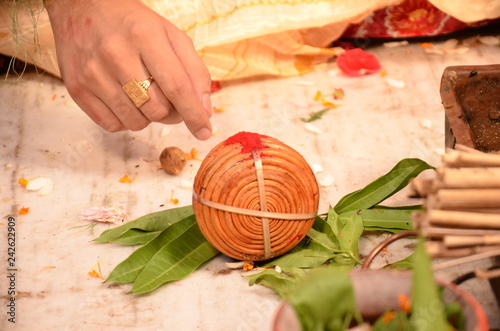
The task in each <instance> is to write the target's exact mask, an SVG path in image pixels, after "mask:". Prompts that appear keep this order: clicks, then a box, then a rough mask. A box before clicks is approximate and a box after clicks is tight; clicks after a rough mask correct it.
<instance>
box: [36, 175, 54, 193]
mask: <svg viewBox="0 0 500 331" xmlns="http://www.w3.org/2000/svg"><path fill="white" fill-rule="evenodd" d="M53 188H54V182H53V181H52V179H50V178H48V181H47V184H45V185H44V186H43V187H42V188H41V189H39V190H38V195H41V196H44V195H47V194H49V193H50V192H52V189H53Z"/></svg>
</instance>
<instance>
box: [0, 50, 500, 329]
mask: <svg viewBox="0 0 500 331" xmlns="http://www.w3.org/2000/svg"><path fill="white" fill-rule="evenodd" d="M369 51H370V52H371V53H373V54H375V55H376V56H377V57H378V58H379V59H380V61H381V63H382V65H383V68H384V72H385V76H382V75H380V74H373V75H369V76H363V77H355V78H354V77H346V76H343V75H342V74H340V73H339V71H338V69H337V68H336V65H335V63H331V64H328V65H325V66H323V67H321V68H318V70H317V71H314V72H311V73H308V74H305V75H302V76H299V77H290V78H268V79H249V80H244V81H238V82H232V83H223V85H222V86H223V87H222V90H221V91H220V92H219V93H217V94H216V95H214V97H213V104H214V105H215V106H216V107H220V108H223V109H224V111H223V112H221V113H215V114H214V116H213V124H214V125H215V127H216V128H217V130H216V134H215V135H214V137H213V138H212V139H210V140H209V141H206V142H199V141H196V140H195V139H194V138H192V137H191V136H190V135H189V134H188V131H187V129H186V128H185V127H184V125H182V124H181V125H177V126H173V127H171V128H170V129H165V128H164V126H162V125H151V126H150V127H148V128H147V129H145V130H143V131H141V132H122V133H116V134H108V133H105V132H103V131H102V130H100V129H99V128H98V127H96V126H95V125H94V123H93V122H91V121H90V120H89V119H88V118H87V117H86V115H85V114H84V113H83V112H82V111H81V110H80V109H79V108H78V107H77V106H76V105H75V104H74V103H73V102H72V101H71V100H70V97H69V95H68V93H67V91H66V89H65V87H64V85H63V84H62V83H61V82H60V81H59V80H57V79H55V78H53V77H50V76H47V75H37V74H35V73H29V74H26V75H24V76H23V77H22V78H21V79H19V80H16V79H13V78H11V79H9V80H8V81H7V84H2V85H1V86H0V155H1V164H0V167H1V169H2V171H1V173H2V176H1V177H0V216H2V217H3V216H4V215H8V214H10V213H12V212H14V211H16V210H18V209H20V208H22V207H29V208H30V209H29V213H28V214H26V215H16V216H15V220H16V221H15V224H16V225H15V231H16V268H17V272H16V281H15V286H16V290H17V291H18V296H17V300H16V324H15V325H14V324H12V323H9V322H8V320H7V318H8V315H7V311H8V307H6V305H7V304H8V302H7V301H6V300H7V299H8V293H7V292H8V289H7V287H6V273H7V265H6V264H7V262H6V258H5V257H6V254H7V245H6V243H5V240H1V241H0V243H1V245H0V250H1V254H0V256H2V260H1V261H0V277H1V278H0V279H1V281H0V297H1V299H2V305H1V307H2V308H1V309H0V313H1V314H0V329H2V330H5V329H17V330H86V331H89V330H206V331H216V330H269V329H270V325H271V321H272V317H273V314H274V309H275V308H276V307H277V305H278V298H277V297H276V296H275V295H274V294H273V293H271V292H270V291H269V290H267V289H265V288H262V287H258V286H254V287H249V286H248V285H247V281H246V280H245V279H244V278H243V277H242V273H241V272H239V271H231V272H226V271H225V266H224V262H225V261H226V260H227V258H225V257H218V258H216V259H215V260H213V261H212V262H210V263H209V264H207V265H206V266H204V267H203V268H201V269H200V270H198V271H197V272H195V273H194V274H193V275H192V276H190V277H188V278H187V279H185V280H183V281H180V282H176V283H174V284H170V285H167V286H163V287H162V288H160V289H159V290H157V291H155V292H153V293H152V294H149V295H144V296H136V295H131V294H127V292H128V291H129V289H130V287H129V286H127V285H119V286H111V285H108V284H102V282H101V280H100V279H97V278H93V277H91V276H89V270H90V269H91V268H92V267H93V266H94V265H96V263H99V264H100V267H101V270H102V274H103V275H104V276H107V275H108V274H109V272H110V271H111V270H112V268H113V267H114V266H115V265H116V264H117V263H118V262H120V261H121V260H123V259H124V258H125V257H126V256H128V255H129V254H130V253H131V252H132V250H133V249H134V248H133V247H129V248H126V247H123V246H119V245H114V244H97V243H93V242H91V240H92V239H93V238H95V237H96V236H97V235H98V234H99V233H100V232H101V231H103V230H104V229H105V228H106V226H104V225H103V226H97V227H94V228H93V229H92V230H89V229H85V228H74V227H75V226H79V225H82V224H85V223H84V222H83V221H81V220H80V219H79V213H80V211H81V210H82V209H83V208H85V207H90V206H102V205H106V204H108V203H112V204H123V205H125V206H126V211H127V213H128V215H129V217H130V218H131V219H135V218H137V217H139V216H142V215H144V214H147V213H150V212H155V211H159V210H163V209H166V208H173V207H176V205H174V204H173V203H172V202H171V201H170V198H171V197H175V198H177V199H178V200H179V204H178V205H177V206H182V205H187V204H190V200H191V191H190V189H189V188H188V185H186V184H189V182H190V181H192V180H193V178H194V176H195V174H196V171H197V168H198V166H199V164H200V162H199V161H196V160H193V161H189V164H188V166H187V167H186V168H185V169H184V171H183V172H182V174H181V175H179V176H177V177H174V176H169V175H166V174H165V173H163V172H162V171H158V169H157V167H156V166H155V165H154V164H152V163H151V162H150V161H152V162H157V158H158V156H159V154H160V152H161V150H162V149H163V148H164V147H167V146H178V147H180V148H181V149H183V150H184V151H186V152H188V151H189V150H191V149H192V148H196V149H198V150H199V156H200V157H203V156H204V155H206V153H208V151H209V150H210V149H211V148H212V147H213V146H215V145H216V144H217V143H218V142H220V141H222V140H224V139H226V138H227V137H229V136H230V135H232V134H234V133H237V132H238V131H243V130H244V131H255V132H259V133H263V134H268V135H271V136H274V137H276V138H278V139H280V140H282V141H283V142H285V143H286V144H288V145H290V146H292V147H293V148H295V149H297V150H298V151H299V152H300V153H302V154H303V155H304V157H305V158H306V160H307V161H308V162H309V163H310V164H318V165H321V166H322V167H323V168H324V170H323V171H322V172H320V173H318V174H317V176H318V180H319V182H320V183H322V189H321V194H322V195H321V204H320V206H321V207H320V211H326V209H327V208H328V205H329V204H330V203H331V204H334V203H336V202H337V201H338V199H339V198H341V197H342V196H343V195H344V194H346V193H349V192H351V191H353V190H356V189H358V188H360V187H362V186H364V185H365V184H367V183H368V182H370V181H371V180H373V179H375V178H376V177H378V176H380V175H382V174H384V173H385V172H387V171H388V170H389V169H390V168H392V166H394V165H395V164H396V163H397V162H398V161H399V160H401V159H403V158H406V157H418V158H421V159H423V160H425V161H427V162H428V163H431V164H433V165H438V164H439V162H440V154H441V153H442V152H443V151H444V113H443V109H442V106H441V99H440V96H439V83H440V78H441V73H442V72H443V70H444V68H445V67H447V66H450V65H462V64H474V65H479V64H492V63H498V62H499V59H500V47H499V46H488V45H485V44H481V43H477V44H475V45H474V46H473V47H470V48H469V49H468V50H466V51H465V49H464V52H457V51H455V52H445V53H444V54H430V53H427V52H426V48H423V47H422V46H420V45H419V44H417V43H411V44H410V45H407V46H404V47H397V48H388V47H383V46H376V47H372V48H370V49H369ZM388 79H392V80H395V81H397V82H398V83H401V82H404V85H405V87H402V88H401V87H396V86H394V84H391V81H390V80H389V81H388ZM392 82H394V81H392ZM334 88H342V89H343V90H344V91H345V98H344V99H343V100H338V101H336V102H337V103H338V104H339V106H338V107H337V108H335V109H333V110H331V111H330V112H329V113H327V114H325V116H324V117H323V118H322V119H321V120H320V121H317V122H314V125H315V126H316V129H319V130H320V131H321V132H322V133H320V134H317V133H313V132H311V131H310V130H308V129H307V128H306V127H305V126H304V124H303V123H302V122H301V121H300V119H299V118H300V117H303V116H305V115H307V114H308V113H309V112H311V111H314V110H319V109H321V105H319V104H318V103H316V102H315V101H314V96H315V94H316V92H317V91H322V92H324V93H327V92H331V91H332V90H333V89H334ZM125 174H128V175H129V176H130V177H135V181H134V182H133V183H121V182H120V181H119V179H120V178H121V177H123V176H124V175H125ZM37 176H47V177H49V178H51V179H52V180H53V181H54V188H53V190H52V192H50V193H49V194H48V195H46V196H40V195H38V194H37V193H36V192H33V191H27V190H26V189H25V188H23V187H22V186H20V185H19V184H18V180H19V178H22V177H24V178H27V179H30V178H33V177H37ZM405 202H408V201H407V198H406V196H405V195H400V196H399V198H394V199H393V203H405ZM0 223H3V224H2V225H0V233H1V236H0V237H1V238H4V239H5V238H7V231H8V221H7V219H5V218H3V219H1V220H0ZM380 239H381V238H375V239H374V240H375V241H378V240H380ZM373 246H374V243H373V242H372V241H370V240H366V241H363V243H362V249H363V251H364V252H367V251H369V250H370V249H371V248H372V247H373ZM396 251H397V249H396ZM395 258H396V254H393V255H392V256H389V255H387V256H385V257H383V258H380V259H379V260H378V262H377V263H378V264H379V265H380V264H381V263H383V262H385V261H386V260H387V261H390V260H394V259H395ZM464 268H466V267H464ZM463 270H465V269H463ZM454 272H457V271H454ZM453 275H454V274H451V273H448V274H446V273H445V276H449V277H451V276H453ZM483 287H484V286H483ZM479 296H481V297H479V298H478V299H479V300H483V299H484V298H485V297H483V294H482V292H480V294H479ZM484 300H489V301H487V302H486V305H487V306H488V307H487V309H488V314H489V317H490V322H491V323H492V326H495V327H497V328H498V327H499V325H500V323H499V320H498V310H496V308H495V307H494V306H492V305H493V303H494V302H493V301H492V299H491V298H490V299H484ZM490 306H491V307H490Z"/></svg>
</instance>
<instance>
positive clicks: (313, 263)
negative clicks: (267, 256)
mask: <svg viewBox="0 0 500 331" xmlns="http://www.w3.org/2000/svg"><path fill="white" fill-rule="evenodd" d="M334 256H335V255H334V254H333V253H331V252H328V251H326V250H325V251H319V250H317V249H316V250H315V249H307V248H303V249H300V250H297V251H294V252H288V253H287V254H285V255H282V256H280V257H278V258H276V259H274V260H272V261H270V262H267V263H266V264H264V265H263V267H272V266H279V267H280V268H290V267H297V268H314V267H318V266H320V265H322V264H323V263H325V262H326V261H328V260H330V259H332V258H333V257H334Z"/></svg>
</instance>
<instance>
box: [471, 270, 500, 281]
mask: <svg viewBox="0 0 500 331" xmlns="http://www.w3.org/2000/svg"><path fill="white" fill-rule="evenodd" d="M474 273H475V274H476V277H477V278H482V279H491V278H497V277H500V269H495V270H481V269H477V270H474Z"/></svg>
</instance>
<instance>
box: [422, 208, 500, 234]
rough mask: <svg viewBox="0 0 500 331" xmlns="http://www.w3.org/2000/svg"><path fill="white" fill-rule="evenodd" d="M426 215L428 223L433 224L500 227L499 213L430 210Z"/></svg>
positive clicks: (485, 227)
mask: <svg viewBox="0 0 500 331" xmlns="http://www.w3.org/2000/svg"><path fill="white" fill-rule="evenodd" d="M428 217H429V222H430V224H433V225H440V226H449V227H461V228H469V229H470V228H477V229H500V215H496V214H485V213H471V212H462V211H447V210H431V211H429V212H428Z"/></svg>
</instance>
